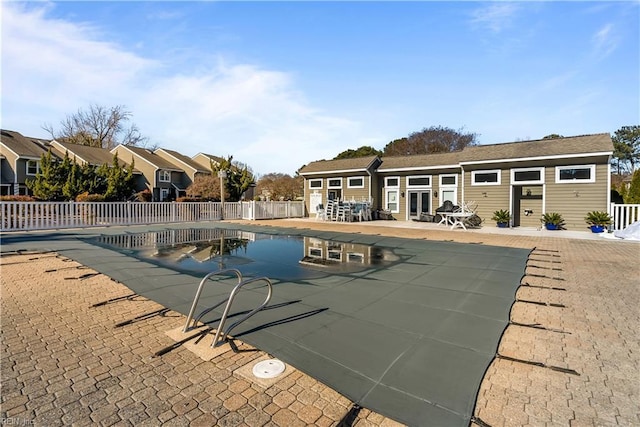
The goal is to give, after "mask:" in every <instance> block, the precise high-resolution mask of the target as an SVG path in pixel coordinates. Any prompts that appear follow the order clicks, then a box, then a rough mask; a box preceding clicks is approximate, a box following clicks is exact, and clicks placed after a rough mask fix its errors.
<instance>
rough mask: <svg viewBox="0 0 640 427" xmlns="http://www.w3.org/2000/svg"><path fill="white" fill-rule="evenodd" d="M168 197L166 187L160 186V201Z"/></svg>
mask: <svg viewBox="0 0 640 427" xmlns="http://www.w3.org/2000/svg"><path fill="white" fill-rule="evenodd" d="M168 198H169V189H168V188H161V189H160V201H161V202H164V201H166V200H167V199H168Z"/></svg>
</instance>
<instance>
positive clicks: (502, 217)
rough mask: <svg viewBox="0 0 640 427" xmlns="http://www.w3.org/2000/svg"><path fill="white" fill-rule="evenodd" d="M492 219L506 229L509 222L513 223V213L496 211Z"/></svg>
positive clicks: (503, 210)
mask: <svg viewBox="0 0 640 427" xmlns="http://www.w3.org/2000/svg"><path fill="white" fill-rule="evenodd" d="M491 219H492V220H494V221H495V222H496V224H497V225H498V227H500V228H505V227H508V226H509V221H511V213H510V212H509V211H508V210H506V209H500V210H499V211H495V212H494V213H493V217H492V218H491Z"/></svg>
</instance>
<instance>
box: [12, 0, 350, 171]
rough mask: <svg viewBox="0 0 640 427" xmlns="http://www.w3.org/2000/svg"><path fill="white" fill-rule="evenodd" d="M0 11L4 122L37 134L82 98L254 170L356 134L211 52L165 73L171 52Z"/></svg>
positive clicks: (291, 89) (286, 82) (316, 155)
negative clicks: (160, 54)
mask: <svg viewBox="0 0 640 427" xmlns="http://www.w3.org/2000/svg"><path fill="white" fill-rule="evenodd" d="M2 12H3V14H2V27H3V51H2V67H3V69H2V72H3V79H2V86H3V87H2V91H3V99H2V104H3V105H2V107H3V111H2V114H3V118H2V120H3V127H4V128H9V129H12V130H16V131H18V132H21V133H24V134H26V135H29V136H41V137H42V136H46V135H42V131H41V129H40V127H41V126H42V124H44V123H51V124H53V125H54V127H55V126H56V125H57V124H58V123H59V122H60V120H62V119H63V118H64V117H66V116H67V115H68V114H72V113H74V112H75V111H77V110H78V109H79V108H86V107H87V106H88V105H89V104H92V103H97V104H100V105H104V106H113V105H125V106H127V108H128V109H129V110H130V111H131V112H132V113H133V119H134V122H135V123H136V124H137V125H138V127H139V128H140V130H141V132H142V133H143V134H145V135H148V136H149V137H150V142H151V143H158V144H159V145H160V146H163V147H166V148H169V149H175V150H178V151H180V152H182V153H183V154H185V155H189V156H191V155H194V154H196V153H198V152H206V153H210V154H215V155H221V156H227V155H233V156H234V159H235V160H238V161H241V162H243V163H246V164H248V165H249V166H250V167H251V168H252V169H253V170H254V171H255V172H257V173H260V174H263V173H269V172H283V173H290V174H292V173H294V172H295V170H296V169H298V168H299V167H300V166H302V165H303V164H305V163H308V162H309V161H313V160H317V159H321V158H331V157H333V156H335V155H336V154H338V153H339V152H340V151H343V150H344V149H345V148H344V147H345V143H348V142H350V141H354V140H355V139H356V138H357V135H356V133H357V130H358V129H357V128H358V125H357V124H356V123H354V122H352V121H350V120H346V119H342V118H339V117H331V116H329V115H326V114H324V113H322V112H321V111H318V110H317V109H314V108H313V107H312V106H310V105H309V104H308V102H306V100H305V98H304V96H303V94H301V93H300V92H299V91H298V90H297V89H296V87H295V82H294V80H293V79H292V77H291V75H290V74H288V73H286V72H281V71H273V70H265V69H261V68H259V67H256V66H253V65H248V64H229V63H227V62H225V60H224V59H222V58H218V59H217V61H216V62H215V63H214V64H191V65H190V66H191V67H192V68H197V69H198V70H199V71H197V72H191V71H189V70H188V68H187V67H185V66H184V64H182V67H181V68H180V73H174V74H173V75H172V74H171V72H167V71H168V70H167V69H166V68H165V67H166V66H167V64H168V63H171V62H172V61H173V58H169V57H167V59H166V61H165V60H164V58H157V59H156V58H146V57H144V56H141V55H139V54H136V53H133V52H132V51H129V50H127V49H125V48H123V47H122V46H118V45H116V44H114V43H111V42H109V41H105V40H102V38H101V37H103V36H102V35H101V34H100V28H98V27H95V26H92V25H88V24H80V23H74V22H69V21H63V20H59V19H52V18H50V17H48V12H49V9H48V7H46V6H45V7H30V8H25V7H21V6H20V5H13V4H7V3H3V4H2ZM202 70H204V71H202ZM161 72H162V75H161ZM36 129H40V130H36Z"/></svg>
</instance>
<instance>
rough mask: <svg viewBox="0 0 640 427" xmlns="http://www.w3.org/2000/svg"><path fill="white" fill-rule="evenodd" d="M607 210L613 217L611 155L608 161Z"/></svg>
mask: <svg viewBox="0 0 640 427" xmlns="http://www.w3.org/2000/svg"><path fill="white" fill-rule="evenodd" d="M607 210H608V211H609V215H611V155H609V157H608V159H607Z"/></svg>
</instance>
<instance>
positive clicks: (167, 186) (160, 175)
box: [111, 144, 186, 202]
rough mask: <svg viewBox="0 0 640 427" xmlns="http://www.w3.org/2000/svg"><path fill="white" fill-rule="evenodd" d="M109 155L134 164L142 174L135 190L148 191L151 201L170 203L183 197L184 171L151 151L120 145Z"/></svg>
mask: <svg viewBox="0 0 640 427" xmlns="http://www.w3.org/2000/svg"><path fill="white" fill-rule="evenodd" d="M111 153H112V154H113V153H118V158H119V159H120V160H123V161H125V162H127V163H131V162H134V165H135V168H136V169H137V170H139V171H140V172H142V175H139V177H138V179H137V180H136V190H138V191H141V190H143V189H148V190H149V191H150V192H151V195H152V199H151V200H152V201H154V202H164V201H171V200H175V199H176V198H178V197H180V196H183V195H184V190H185V188H184V184H183V182H184V181H185V180H186V178H184V175H185V171H184V170H182V169H180V168H179V167H177V166H176V165H175V164H173V163H171V162H170V161H168V160H166V159H164V158H163V157H161V156H159V155H157V154H155V153H154V152H152V151H151V150H148V149H146V148H141V147H132V146H127V145H122V144H121V145H118V146H117V147H115V148H114V149H112V150H111Z"/></svg>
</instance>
